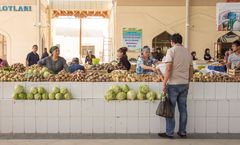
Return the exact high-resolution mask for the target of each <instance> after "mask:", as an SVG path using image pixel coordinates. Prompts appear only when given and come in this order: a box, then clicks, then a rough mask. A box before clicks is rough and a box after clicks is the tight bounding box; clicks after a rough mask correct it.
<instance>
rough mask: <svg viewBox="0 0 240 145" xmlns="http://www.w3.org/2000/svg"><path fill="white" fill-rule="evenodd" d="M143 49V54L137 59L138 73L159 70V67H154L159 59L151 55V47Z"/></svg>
mask: <svg viewBox="0 0 240 145" xmlns="http://www.w3.org/2000/svg"><path fill="white" fill-rule="evenodd" d="M141 51H142V52H141V56H140V57H139V58H138V61H137V67H136V73H137V74H150V73H153V72H157V71H158V69H156V68H155V67H153V65H154V64H155V63H157V62H158V61H157V60H156V59H152V58H151V57H150V48H149V47H143V48H142V50H141Z"/></svg>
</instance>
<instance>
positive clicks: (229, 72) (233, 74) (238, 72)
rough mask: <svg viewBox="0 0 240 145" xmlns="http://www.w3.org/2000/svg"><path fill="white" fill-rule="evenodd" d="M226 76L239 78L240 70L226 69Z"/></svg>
mask: <svg viewBox="0 0 240 145" xmlns="http://www.w3.org/2000/svg"><path fill="white" fill-rule="evenodd" d="M227 72H228V74H229V75H231V76H240V70H236V69H228V71H227Z"/></svg>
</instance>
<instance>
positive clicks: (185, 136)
mask: <svg viewBox="0 0 240 145" xmlns="http://www.w3.org/2000/svg"><path fill="white" fill-rule="evenodd" d="M177 135H178V136H179V137H181V138H187V135H186V134H184V135H183V134H181V133H179V132H178V133H177Z"/></svg>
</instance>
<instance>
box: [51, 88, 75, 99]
mask: <svg viewBox="0 0 240 145" xmlns="http://www.w3.org/2000/svg"><path fill="white" fill-rule="evenodd" d="M49 99H50V100H55V99H56V100H64V99H65V100H71V99H72V95H71V93H70V92H69V91H68V89H66V88H61V89H60V88H58V87H54V88H53V89H52V92H51V93H50V94H49Z"/></svg>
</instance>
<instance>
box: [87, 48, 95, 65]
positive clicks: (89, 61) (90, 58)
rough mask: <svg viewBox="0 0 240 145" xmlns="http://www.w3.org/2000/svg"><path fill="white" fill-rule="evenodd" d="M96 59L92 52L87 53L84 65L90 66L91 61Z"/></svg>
mask: <svg viewBox="0 0 240 145" xmlns="http://www.w3.org/2000/svg"><path fill="white" fill-rule="evenodd" d="M93 58H96V57H95V55H93V54H92V50H88V51H87V56H86V58H85V63H87V64H90V65H92V59H93Z"/></svg>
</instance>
